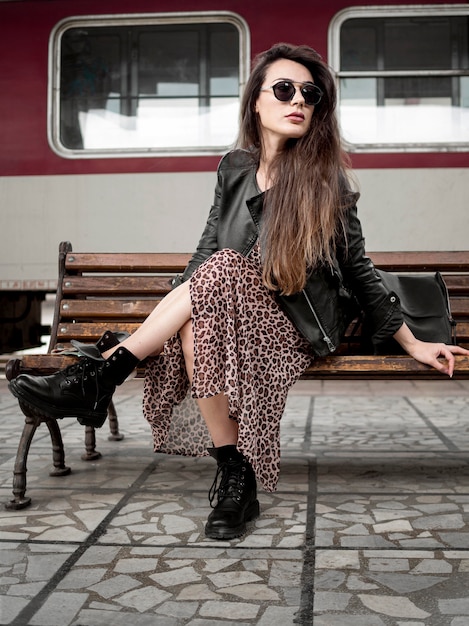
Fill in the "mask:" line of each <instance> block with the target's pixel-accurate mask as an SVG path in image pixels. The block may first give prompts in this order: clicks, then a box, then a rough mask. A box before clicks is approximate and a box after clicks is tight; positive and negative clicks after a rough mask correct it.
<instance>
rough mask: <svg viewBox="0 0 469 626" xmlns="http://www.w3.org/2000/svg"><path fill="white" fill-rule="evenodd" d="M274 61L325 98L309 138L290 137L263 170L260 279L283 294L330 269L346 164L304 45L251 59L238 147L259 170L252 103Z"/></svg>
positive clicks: (323, 76) (314, 60)
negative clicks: (303, 74) (266, 183)
mask: <svg viewBox="0 0 469 626" xmlns="http://www.w3.org/2000/svg"><path fill="white" fill-rule="evenodd" d="M279 59H288V60H290V61H295V62H297V63H300V64H301V65H303V66H305V67H306V68H307V69H308V70H309V71H310V72H311V75H312V76H313V79H314V82H315V83H316V84H317V85H318V86H319V87H320V88H321V89H322V91H323V94H324V95H323V97H322V99H321V101H320V103H319V104H318V105H316V106H315V108H314V113H313V116H312V121H311V126H310V128H309V130H308V132H307V133H306V134H305V135H304V136H303V137H301V138H300V139H289V140H288V141H287V143H286V146H285V149H284V150H283V151H282V152H281V154H280V155H278V157H277V158H276V160H275V162H274V163H273V164H272V165H271V167H270V170H269V175H270V178H271V180H273V181H274V184H273V186H272V187H271V188H270V189H269V190H268V191H267V192H266V194H265V201H264V214H263V219H262V226H261V237H260V241H261V251H262V259H263V280H264V283H265V285H266V286H267V287H269V288H270V289H274V290H280V292H281V293H283V294H287V295H288V294H293V293H295V292H297V291H299V290H301V289H302V288H303V287H304V285H305V283H306V278H307V274H308V271H310V270H311V269H312V268H315V267H317V266H318V265H321V264H324V263H326V264H327V263H332V259H333V256H334V250H335V242H336V240H337V237H338V236H340V234H341V232H342V230H343V219H344V211H345V208H346V207H345V206H344V200H343V182H344V181H345V180H346V177H345V169H346V163H347V158H346V156H345V153H344V152H343V150H342V147H341V140H340V133H339V127H338V123H337V119H336V115H335V106H336V88H335V83H334V78H333V76H332V74H331V72H330V70H329V68H328V66H327V65H326V64H325V63H324V61H323V60H322V58H321V56H320V55H319V54H318V53H317V52H316V51H315V50H313V49H312V48H310V47H309V46H292V45H290V44H284V43H282V44H277V45H275V46H273V47H272V48H270V49H269V50H267V51H266V52H263V53H261V54H259V55H258V56H257V57H256V58H255V60H254V67H253V71H252V72H251V75H250V77H249V80H248V82H247V84H246V89H245V91H244V96H243V100H242V103H241V123H240V132H239V136H238V142H237V145H238V147H240V148H245V149H248V150H250V151H251V152H252V154H253V157H254V159H255V160H256V161H257V165H259V162H260V158H261V156H262V132H261V127H260V120H259V116H258V114H257V113H256V111H255V105H256V102H257V99H258V97H259V92H260V89H261V87H262V85H263V84H264V81H265V76H266V71H267V68H268V67H269V66H270V65H271V64H272V63H274V62H275V61H277V60H279ZM341 181H342V182H341Z"/></svg>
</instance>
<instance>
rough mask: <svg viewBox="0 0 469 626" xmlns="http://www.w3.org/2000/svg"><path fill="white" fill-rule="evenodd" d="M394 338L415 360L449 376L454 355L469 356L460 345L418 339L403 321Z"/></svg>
mask: <svg viewBox="0 0 469 626" xmlns="http://www.w3.org/2000/svg"><path fill="white" fill-rule="evenodd" d="M394 339H396V341H397V342H398V343H399V344H400V345H401V346H402V348H404V350H405V351H406V352H407V354H410V356H412V357H413V358H414V359H415V360H416V361H420V363H425V364H426V365H430V366H431V367H434V368H435V369H436V370H438V371H439V372H441V373H442V374H448V376H450V377H451V376H453V372H454V363H455V359H454V355H455V354H463V355H466V356H469V350H466V349H464V348H461V347H460V346H452V345H447V344H444V343H432V342H429V341H420V340H419V339H417V338H416V337H415V336H414V334H413V333H412V331H411V330H410V328H409V327H408V326H407V324H405V323H404V324H403V325H402V326H401V327H400V329H399V330H398V331H397V333H396V334H395V335H394Z"/></svg>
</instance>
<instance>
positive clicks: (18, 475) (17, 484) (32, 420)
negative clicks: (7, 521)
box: [5, 402, 71, 511]
mask: <svg viewBox="0 0 469 626" xmlns="http://www.w3.org/2000/svg"><path fill="white" fill-rule="evenodd" d="M20 407H21V410H22V411H23V413H24V415H25V420H24V427H23V433H22V435H21V439H20V442H19V444H18V452H17V453H16V460H15V467H14V470H13V496H14V499H13V500H10V502H7V503H6V504H5V508H6V509H7V510H9V511H19V510H20V509H24V508H26V507H27V506H29V505H30V504H31V498H29V497H25V493H26V472H27V471H28V469H27V460H28V454H29V449H30V447H31V442H32V440H33V437H34V433H35V432H36V430H37V428H38V426H39V425H40V424H41V422H46V424H47V427H48V429H49V433H50V437H51V442H52V462H53V464H54V469H53V470H51V472H50V473H49V474H50V476H66V475H67V474H70V471H71V470H70V468H69V467H66V465H65V453H64V446H63V441H62V435H61V433H60V428H59V426H58V424H57V421H56V420H55V419H44V418H43V417H40V416H35V415H31V411H30V409H29V408H28V407H26V406H23V405H22V404H21V402H20Z"/></svg>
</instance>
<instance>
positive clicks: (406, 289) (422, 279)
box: [378, 270, 449, 318]
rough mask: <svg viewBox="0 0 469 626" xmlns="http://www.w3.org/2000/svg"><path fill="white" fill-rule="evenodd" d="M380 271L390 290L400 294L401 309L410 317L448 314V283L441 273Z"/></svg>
mask: <svg viewBox="0 0 469 626" xmlns="http://www.w3.org/2000/svg"><path fill="white" fill-rule="evenodd" d="M378 273H379V275H380V277H381V279H382V281H383V283H384V284H385V285H386V287H387V288H388V289H389V290H390V291H394V292H395V293H397V294H398V296H399V299H400V302H401V309H402V311H403V313H405V314H406V315H408V316H409V317H418V318H425V317H441V316H445V315H448V313H449V312H448V305H447V302H448V296H447V293H446V285H445V284H444V282H443V280H442V279H441V278H440V276H439V273H438V272H437V273H436V274H431V275H426V274H419V275H418V276H415V275H397V274H391V273H389V272H382V271H380V270H378Z"/></svg>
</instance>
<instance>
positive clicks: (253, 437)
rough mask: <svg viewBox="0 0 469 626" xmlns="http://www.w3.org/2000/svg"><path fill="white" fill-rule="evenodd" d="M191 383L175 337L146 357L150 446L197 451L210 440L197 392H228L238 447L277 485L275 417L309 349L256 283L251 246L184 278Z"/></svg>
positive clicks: (220, 255)
mask: <svg viewBox="0 0 469 626" xmlns="http://www.w3.org/2000/svg"><path fill="white" fill-rule="evenodd" d="M190 295H191V303H192V327H193V336H194V352H195V354H194V377H193V381H192V386H191V387H190V386H189V381H188V378H187V374H186V369H185V365H184V357H183V353H182V347H181V341H180V339H179V336H177V335H176V336H174V337H172V338H171V339H170V340H169V341H167V342H166V344H165V348H164V352H163V353H162V355H161V356H159V357H156V358H152V359H149V360H148V365H147V370H146V376H145V385H144V399H143V408H144V415H145V418H146V419H147V420H148V422H149V423H150V426H151V430H152V435H153V440H154V448H155V451H156V452H166V453H170V454H183V455H192V456H201V455H205V454H207V452H206V450H207V447H210V446H211V445H212V442H211V440H210V436H209V433H208V430H207V428H206V426H205V422H204V420H203V418H202V416H201V414H200V412H199V410H198V406H197V402H196V399H197V398H209V397H211V396H214V395H216V394H219V393H225V394H226V395H227V396H228V401H229V411H230V417H231V418H232V419H234V420H236V421H237V422H238V428H239V436H238V449H239V450H240V452H242V453H243V454H244V455H245V456H246V457H247V459H248V460H249V461H250V463H251V465H252V466H253V468H254V471H255V473H256V477H257V479H258V481H259V483H260V484H261V485H262V487H263V488H264V489H265V490H266V491H274V490H275V488H276V486H277V481H278V474H279V463H280V419H281V417H282V414H283V411H284V407H285V402H286V398H287V394H288V390H289V389H290V387H291V386H292V385H293V383H294V382H295V381H296V380H297V379H298V377H299V376H300V375H301V373H302V372H303V371H304V370H305V368H306V367H307V366H308V365H309V364H310V362H311V360H312V358H313V354H312V351H311V348H310V346H309V344H308V342H307V341H306V340H305V339H304V338H303V337H302V336H301V335H300V333H299V332H298V331H297V330H296V328H295V327H294V326H293V324H292V323H291V322H290V320H289V319H288V317H287V316H286V315H285V313H284V312H283V311H282V310H281V309H280V307H279V305H278V304H277V301H276V299H275V297H274V295H273V293H272V292H271V291H269V290H268V289H267V288H266V287H265V286H264V285H263V283H262V278H261V265H260V255H259V249H258V247H256V248H254V250H253V251H252V253H251V255H250V256H249V257H248V258H246V257H244V256H242V255H241V254H239V253H238V252H235V251H234V250H229V249H225V250H221V251H219V252H216V253H215V254H213V255H212V256H211V257H210V258H209V259H207V260H206V261H205V262H204V263H203V264H202V265H200V266H199V268H198V269H197V270H196V271H195V272H194V274H193V275H192V277H191V278H190Z"/></svg>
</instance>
